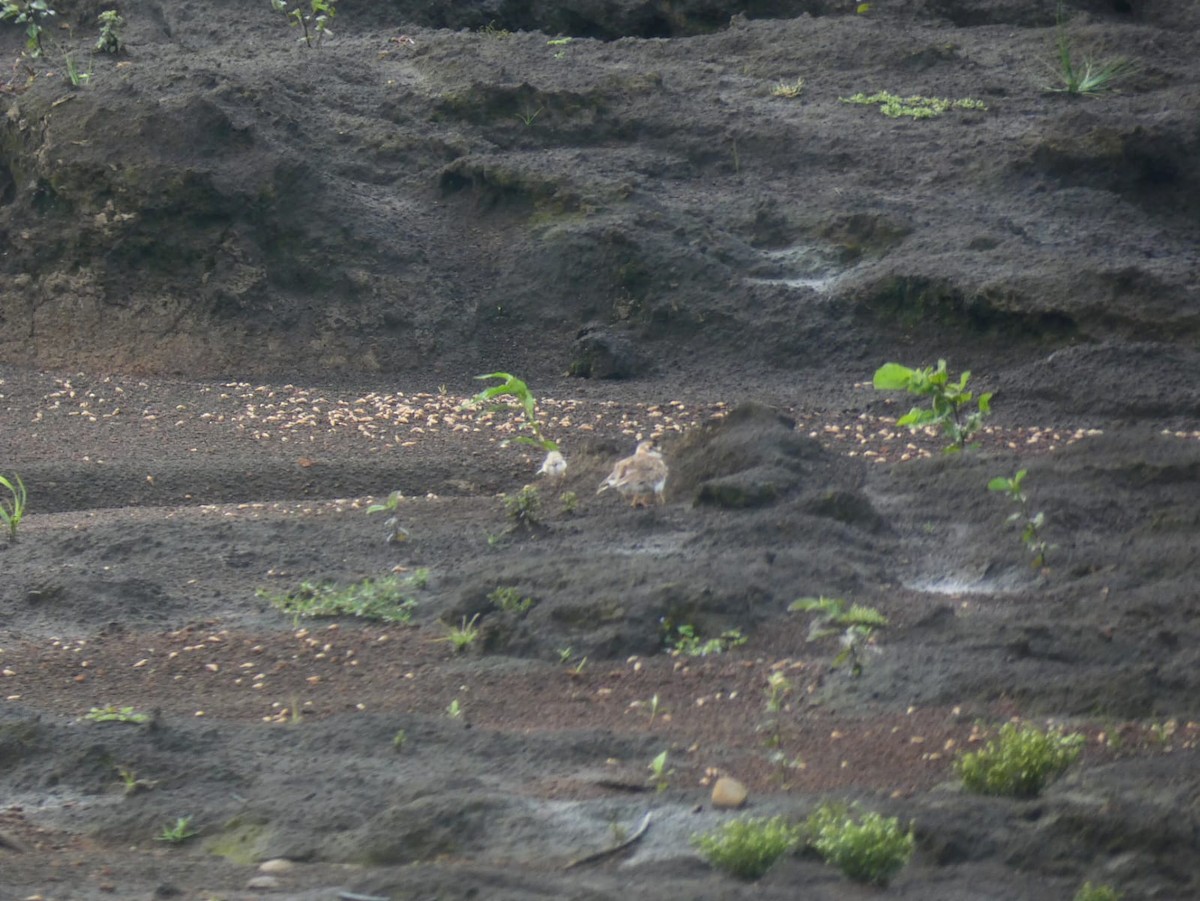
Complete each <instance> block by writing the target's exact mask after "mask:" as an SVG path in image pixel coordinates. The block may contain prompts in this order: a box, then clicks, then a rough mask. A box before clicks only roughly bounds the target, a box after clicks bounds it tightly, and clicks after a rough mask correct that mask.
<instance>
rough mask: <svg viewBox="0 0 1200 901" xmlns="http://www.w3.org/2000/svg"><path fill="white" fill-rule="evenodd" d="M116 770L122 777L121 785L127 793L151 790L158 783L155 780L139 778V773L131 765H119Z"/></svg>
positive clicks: (132, 793)
mask: <svg viewBox="0 0 1200 901" xmlns="http://www.w3.org/2000/svg"><path fill="white" fill-rule="evenodd" d="M116 770H117V775H118V776H120V777H121V785H122V787H123V788H124V789H125V794H127V795H134V794H137V793H138V792H140V791H150V790H151V789H152V788H154V786H156V785H158V782H157V781H154V780H150V779H139V778H138V775H137V773H135V772H134V771H133V769H132V768H131V767H127V766H118V767H116Z"/></svg>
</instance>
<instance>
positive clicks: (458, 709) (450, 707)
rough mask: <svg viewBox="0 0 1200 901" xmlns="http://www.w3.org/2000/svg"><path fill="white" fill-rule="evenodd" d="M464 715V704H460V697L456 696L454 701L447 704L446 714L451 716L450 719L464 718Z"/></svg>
mask: <svg viewBox="0 0 1200 901" xmlns="http://www.w3.org/2000/svg"><path fill="white" fill-rule="evenodd" d="M462 715H463V709H462V704H460V703H459V702H458V698H455V699H454V700H453V701H451V702H450V703H449V704H447V705H446V716H448V717H450V719H452V720H457V719H462Z"/></svg>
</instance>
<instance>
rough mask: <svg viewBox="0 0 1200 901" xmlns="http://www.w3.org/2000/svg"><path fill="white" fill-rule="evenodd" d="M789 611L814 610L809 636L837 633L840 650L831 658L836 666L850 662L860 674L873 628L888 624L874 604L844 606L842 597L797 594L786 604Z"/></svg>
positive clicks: (855, 674)
mask: <svg viewBox="0 0 1200 901" xmlns="http://www.w3.org/2000/svg"><path fill="white" fill-rule="evenodd" d="M788 610H789V612H793V613H796V612H799V613H815V614H817V616H816V617H815V618H814V619H813V621H812V624H811V625H810V626H809V629H808V640H809V641H819V640H821V639H822V638H828V637H830V636H832V635H837V636H839V638H838V641H839V643H840V644H841V650H840V651H839V652H838V654H837V656H836V657H834V658H833V665H834V666H835V667H838V666H841V665H842V664H844V663H849V664H850V672H851V674H852V675H854V676H859V675H862V662H863V654H864V652H865V649H866V648H868V647H871V639H872V638H873V637H874V635H875V630H876V629H879V628H882V627H884V626H886V625H887V624H888V620H887V617H886V616H884V615H883V614H882V613H880V612H879V611H878V610H876V609H875V608H873V607H864V606H861V605H860V604H851V605H850V606H849V607H847V606H846V602H845V601H844V600H842V599H841V598H827V597H819V598H800V599H799V600H796V601H792V603H791V604H790V605H789V606H788Z"/></svg>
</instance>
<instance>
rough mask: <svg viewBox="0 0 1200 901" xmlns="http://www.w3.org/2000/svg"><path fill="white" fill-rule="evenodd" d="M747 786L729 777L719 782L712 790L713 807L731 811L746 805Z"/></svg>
mask: <svg viewBox="0 0 1200 901" xmlns="http://www.w3.org/2000/svg"><path fill="white" fill-rule="evenodd" d="M746 794H747V792H746V786H744V785H742V783H740V782H738V780H736V779H733V778H731V777H729V776H722V777H721V778H720V779H718V780H717V782H716V784H715V785H714V786H713V790H712V803H713V807H719V808H723V809H727V810H731V809H733V808H735V807H741V806H742V805H743V804H745V803H746Z"/></svg>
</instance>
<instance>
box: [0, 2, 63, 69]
mask: <svg viewBox="0 0 1200 901" xmlns="http://www.w3.org/2000/svg"><path fill="white" fill-rule="evenodd" d="M55 15H57V13H55V11H54V10H53V9H51V8H50V4H48V3H47V2H46V0H0V22H7V21H11V22H15V23H16V24H17V25H24V26H25V49H26V51H27V52H28V53H29V55H30V56H33V57H37V56H41V55H42V50H43V48H42V33H43V32H44V31H45V26H44V25H43V24H42V23H43V22H44V21H45V20H47V19H50V18H52V17H54V16H55Z"/></svg>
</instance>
